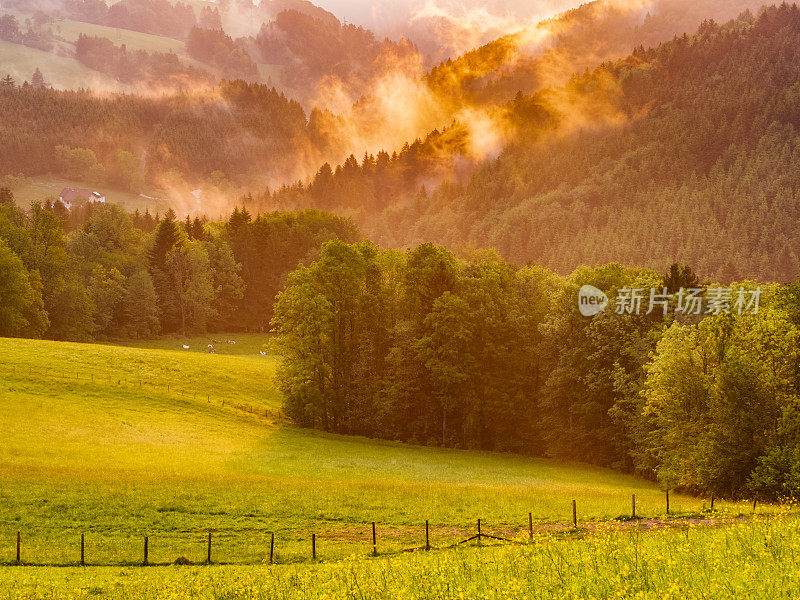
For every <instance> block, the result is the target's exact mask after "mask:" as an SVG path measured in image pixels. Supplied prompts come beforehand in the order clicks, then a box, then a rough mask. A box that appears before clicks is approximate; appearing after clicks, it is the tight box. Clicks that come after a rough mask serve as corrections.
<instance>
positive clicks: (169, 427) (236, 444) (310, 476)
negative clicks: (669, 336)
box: [0, 338, 746, 564]
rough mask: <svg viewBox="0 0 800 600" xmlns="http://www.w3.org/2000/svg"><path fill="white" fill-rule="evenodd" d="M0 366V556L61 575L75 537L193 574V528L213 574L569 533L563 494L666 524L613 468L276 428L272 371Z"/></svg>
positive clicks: (133, 356)
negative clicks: (265, 562)
mask: <svg viewBox="0 0 800 600" xmlns="http://www.w3.org/2000/svg"><path fill="white" fill-rule="evenodd" d="M259 342H260V340H257V339H255V338H254V339H253V340H249V339H247V338H244V339H243V342H242V345H241V348H246V347H247V346H248V345H249V344H252V345H253V346H254V347H255V345H256V344H258V343H259ZM163 343H164V342H163V341H161V342H159V344H163ZM170 344H171V342H170ZM237 347H240V346H239V344H237ZM0 353H1V354H2V356H3V357H4V360H3V364H2V366H1V367H0V378H1V379H0V380H1V381H2V387H0V440H2V441H0V464H2V465H3V469H2V471H0V484H1V485H2V489H1V490H0V561H8V560H11V559H13V558H14V557H13V556H12V554H13V551H14V548H13V546H14V543H13V542H14V536H15V535H16V531H22V532H24V544H23V547H24V553H23V554H24V560H26V561H29V562H32V563H51V562H55V563H58V564H68V563H71V562H74V561H75V560H76V547H77V546H76V540H77V539H78V537H79V535H80V533H86V535H87V548H88V553H89V557H90V560H91V561H93V562H96V563H112V564H113V563H116V562H136V561H137V560H140V555H141V552H142V550H141V538H142V536H144V535H149V536H151V540H152V541H151V560H153V561H155V562H172V561H174V560H175V559H176V558H178V557H181V556H184V557H186V558H188V559H189V560H191V561H198V560H202V558H203V556H204V554H203V552H204V546H203V540H204V536H205V533H204V532H206V531H208V530H214V531H215V536H217V539H218V541H217V542H216V547H217V552H218V553H219V560H221V561H258V560H260V558H261V557H263V554H264V551H265V543H266V541H265V540H266V535H267V533H268V532H273V531H274V532H276V533H277V535H278V539H279V544H280V545H279V555H280V557H281V560H285V561H294V560H305V559H306V558H307V555H308V554H309V552H308V539H309V537H310V533H311V532H312V531H313V532H316V533H317V534H318V535H319V536H320V542H319V548H320V555H321V556H325V557H327V558H337V557H342V556H347V555H349V554H351V553H353V552H360V551H363V550H364V547H365V545H366V544H367V540H368V525H367V524H368V523H370V522H371V521H373V520H374V521H377V522H378V523H379V524H380V530H381V539H382V541H381V543H382V545H383V546H384V547H385V548H387V549H392V550H399V549H402V548H407V547H411V546H415V545H419V543H421V542H422V535H423V534H422V531H423V524H424V522H425V520H430V522H431V526H432V529H431V534H432V543H434V544H435V545H441V544H446V543H451V542H452V541H453V539H454V538H455V537H457V536H460V535H465V534H467V533H468V532H471V531H472V529H474V523H475V520H476V519H477V518H482V519H484V523H485V525H484V527H485V528H486V530H487V531H489V530H491V531H495V532H501V533H503V534H504V535H507V536H514V535H518V534H521V533H525V531H526V526H527V515H528V512H532V514H533V518H534V520H535V522H536V523H537V524H540V523H560V524H567V523H568V522H569V521H570V519H571V500H572V499H573V498H574V499H576V500H577V502H578V512H579V516H580V518H581V520H584V521H585V520H601V519H613V518H615V517H618V516H620V515H625V514H629V511H630V501H631V494H633V493H635V494H636V495H637V512H638V513H639V514H640V515H643V516H661V515H663V513H664V494H663V492H662V491H661V490H659V489H658V488H657V487H656V486H655V485H653V484H651V483H649V482H646V481H642V480H639V479H635V478H633V477H628V476H625V475H620V474H617V473H614V472H612V471H607V470H602V469H595V468H590V467H586V466H584V465H577V464H576V465H570V464H560V463H555V462H551V461H546V460H535V459H529V458H523V457H516V456H509V455H500V454H492V453H478V452H467V451H457V450H444V449H433V448H422V447H415V446H409V445H403V444H396V443H389V442H380V441H370V440H366V439H360V438H348V437H341V436H333V435H325V434H321V433H316V432H312V431H306V430H300V429H296V428H294V427H291V426H288V425H287V424H285V423H283V422H282V419H281V418H280V416H279V409H280V395H279V393H278V392H277V390H276V389H275V387H274V384H273V382H272V377H273V375H274V368H275V361H274V359H272V358H266V357H262V356H258V355H251V354H244V355H238V356H237V355H230V356H226V355H221V354H217V355H209V354H205V353H192V352H184V351H180V350H158V349H140V348H128V347H111V346H100V345H81V344H67V343H55V342H44V341H20V340H0ZM223 401H224V402H225V405H224V406H223ZM236 403H238V404H240V405H241V404H245V405H247V406H252V407H253V409H254V412H256V413H257V414H259V415H261V416H254V415H251V414H246V413H243V412H241V411H239V410H236V409H234V408H232V406H231V405H232V404H236ZM261 411H263V414H262V412H261ZM671 504H672V509H673V513H682V512H683V513H695V512H697V511H698V509H700V508H701V504H702V503H701V501H700V500H697V499H694V498H686V497H680V496H673V497H672V499H671ZM717 506H718V507H719V508H723V509H724V510H730V511H733V512H738V511H745V510H746V508H744V507H742V506H724V507H723V506H722V505H720V504H718V505H717Z"/></svg>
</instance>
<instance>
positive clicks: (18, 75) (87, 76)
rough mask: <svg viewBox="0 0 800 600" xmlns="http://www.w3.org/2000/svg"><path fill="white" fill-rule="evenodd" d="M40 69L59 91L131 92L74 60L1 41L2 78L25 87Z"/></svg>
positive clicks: (0, 61)
mask: <svg viewBox="0 0 800 600" xmlns="http://www.w3.org/2000/svg"><path fill="white" fill-rule="evenodd" d="M37 68H39V69H40V70H41V71H42V74H43V75H44V78H45V81H46V82H47V83H49V84H50V85H52V86H53V87H54V88H57V89H78V88H91V89H93V90H97V91H126V90H127V87H126V86H123V85H121V84H120V83H118V82H116V81H114V80H113V79H111V78H110V77H106V76H105V75H103V74H102V73H99V72H97V71H94V70H92V69H90V68H88V67H85V66H84V65H82V64H81V63H79V62H78V61H77V60H75V59H74V58H69V57H66V56H56V55H55V54H51V53H49V52H44V51H42V50H37V49H35V48H28V47H27V46H22V45H20V44H12V43H11V42H4V41H0V76H1V77H5V76H6V75H11V76H12V77H13V78H14V79H15V80H16V81H17V83H18V84H22V82H23V81H30V80H31V77H32V76H33V72H34V71H35V70H36V69H37Z"/></svg>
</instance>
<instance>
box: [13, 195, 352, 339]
mask: <svg viewBox="0 0 800 600" xmlns="http://www.w3.org/2000/svg"><path fill="white" fill-rule="evenodd" d="M65 231H66V233H65ZM340 236H341V237H342V239H346V240H348V241H352V240H355V239H357V238H358V233H357V231H356V230H355V228H354V227H353V225H352V224H351V223H349V222H348V221H346V220H344V219H341V218H338V217H333V216H331V215H325V214H322V213H317V212H313V211H309V212H304V213H297V214H283V213H274V214H267V215H261V216H259V217H257V218H252V217H250V216H249V214H248V213H247V212H246V211H245V212H240V211H238V210H237V211H236V212H235V213H234V214H233V215H232V216H231V218H230V219H229V220H228V221H226V222H224V223H209V222H208V221H207V220H204V219H200V218H199V217H196V218H195V219H193V220H192V219H189V218H188V217H187V219H186V221H185V222H178V220H177V219H176V216H175V214H174V213H173V212H172V211H169V212H168V213H167V214H166V215H165V216H164V217H163V218H161V219H159V218H158V217H153V216H152V215H150V213H149V212H145V213H144V214H141V213H138V212H137V213H135V214H134V215H129V214H127V213H125V212H124V211H123V210H121V209H120V208H118V207H116V206H114V205H104V204H85V205H83V206H82V207H79V208H76V210H74V211H71V212H68V211H66V210H65V209H64V207H63V206H62V205H61V204H60V203H59V202H55V203H53V202H51V201H47V202H44V203H36V204H34V205H33V207H32V208H31V210H30V211H27V212H26V211H23V210H21V209H20V208H19V207H17V206H16V205H15V203H14V198H13V195H12V194H11V192H10V191H9V190H8V189H7V188H0V307H2V308H0V336H25V337H42V336H43V337H47V338H51V339H59V340H90V339H98V338H99V339H109V338H111V339H118V338H147V337H152V336H154V335H157V334H159V333H189V332H205V331H231V330H238V331H245V330H249V331H258V330H263V328H264V327H265V326H266V325H267V324H268V322H269V319H270V317H271V314H272V305H273V303H274V299H275V296H276V294H277V293H278V291H279V289H280V287H281V285H282V281H283V277H284V276H285V274H286V273H288V272H289V271H291V270H292V269H294V268H295V267H296V266H297V265H298V263H300V262H302V261H309V260H312V259H313V258H314V257H315V256H316V254H317V252H318V251H319V248H320V245H321V244H322V243H323V242H325V241H327V240H330V239H334V238H337V237H340ZM234 249H235V250H234Z"/></svg>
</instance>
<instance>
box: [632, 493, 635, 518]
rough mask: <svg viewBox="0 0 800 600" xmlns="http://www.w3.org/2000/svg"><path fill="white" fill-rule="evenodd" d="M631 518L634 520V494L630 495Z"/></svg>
mask: <svg viewBox="0 0 800 600" xmlns="http://www.w3.org/2000/svg"><path fill="white" fill-rule="evenodd" d="M631 517H632V518H634V519H635V518H636V494H631Z"/></svg>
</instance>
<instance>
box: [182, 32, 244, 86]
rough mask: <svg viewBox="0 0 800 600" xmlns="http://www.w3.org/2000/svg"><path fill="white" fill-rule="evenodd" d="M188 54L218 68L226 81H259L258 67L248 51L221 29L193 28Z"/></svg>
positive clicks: (187, 48)
mask: <svg viewBox="0 0 800 600" xmlns="http://www.w3.org/2000/svg"><path fill="white" fill-rule="evenodd" d="M186 52H187V53H188V54H189V56H191V57H192V58H194V59H195V60H199V61H200V62H203V63H206V64H208V65H211V66H213V67H214V68H216V69H217V70H218V71H219V72H220V73H221V74H222V76H223V77H225V78H226V79H244V80H248V81H254V80H257V79H258V67H257V66H256V63H255V62H254V61H253V59H252V58H251V57H250V54H248V52H247V49H246V48H245V47H244V46H243V45H242V44H240V43H237V42H235V41H234V40H233V38H231V36H229V35H228V34H226V33H225V32H224V31H223V30H222V28H221V27H220V28H219V29H202V28H200V27H192V29H191V30H190V31H189V38H188V39H187V41H186Z"/></svg>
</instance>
